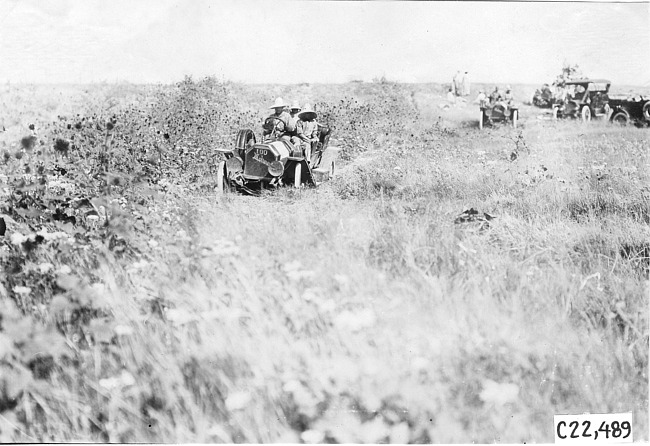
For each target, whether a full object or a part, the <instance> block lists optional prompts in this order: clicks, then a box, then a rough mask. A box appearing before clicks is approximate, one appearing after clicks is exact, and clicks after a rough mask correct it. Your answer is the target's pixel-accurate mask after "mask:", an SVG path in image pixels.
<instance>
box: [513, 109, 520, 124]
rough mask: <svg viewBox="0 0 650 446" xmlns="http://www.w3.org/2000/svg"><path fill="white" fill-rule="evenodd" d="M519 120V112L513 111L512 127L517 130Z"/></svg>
mask: <svg viewBox="0 0 650 446" xmlns="http://www.w3.org/2000/svg"><path fill="white" fill-rule="evenodd" d="M518 119H519V110H513V111H512V126H513V127H514V128H517V120H518Z"/></svg>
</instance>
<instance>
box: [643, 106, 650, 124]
mask: <svg viewBox="0 0 650 446" xmlns="http://www.w3.org/2000/svg"><path fill="white" fill-rule="evenodd" d="M643 117H644V118H645V120H646V121H650V101H647V102H646V103H645V104H643Z"/></svg>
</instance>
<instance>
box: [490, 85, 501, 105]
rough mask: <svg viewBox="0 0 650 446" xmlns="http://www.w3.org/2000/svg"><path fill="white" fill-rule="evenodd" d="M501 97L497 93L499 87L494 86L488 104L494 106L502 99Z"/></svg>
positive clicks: (499, 93)
mask: <svg viewBox="0 0 650 446" xmlns="http://www.w3.org/2000/svg"><path fill="white" fill-rule="evenodd" d="M502 97H503V95H502V94H501V92H500V91H499V87H497V86H496V85H495V86H494V90H493V91H492V93H490V104H495V103H497V102H499V101H500V100H501V99H502Z"/></svg>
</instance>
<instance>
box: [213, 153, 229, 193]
mask: <svg viewBox="0 0 650 446" xmlns="http://www.w3.org/2000/svg"><path fill="white" fill-rule="evenodd" d="M216 188H217V194H219V195H223V194H225V193H228V192H230V184H228V172H226V162H225V161H221V162H220V163H219V166H218V167H217V187H216Z"/></svg>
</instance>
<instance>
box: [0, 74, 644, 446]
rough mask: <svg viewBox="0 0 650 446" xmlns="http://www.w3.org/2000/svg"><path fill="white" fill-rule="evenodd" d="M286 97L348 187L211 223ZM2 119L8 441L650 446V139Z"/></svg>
mask: <svg viewBox="0 0 650 446" xmlns="http://www.w3.org/2000/svg"><path fill="white" fill-rule="evenodd" d="M515 91H516V92H519V91H521V93H520V94H521V96H524V94H527V92H528V89H527V88H524V87H519V86H515ZM530 95H531V96H532V91H531V92H530ZM275 96H282V97H284V98H285V99H287V100H289V101H291V100H294V99H295V100H299V101H300V102H301V103H302V102H305V101H308V102H311V103H315V104H317V110H319V111H320V112H321V116H322V118H323V120H327V121H328V122H330V124H332V125H333V127H334V135H333V137H332V142H331V144H332V145H337V146H338V147H340V148H341V156H340V160H339V161H340V162H339V165H338V175H337V176H336V177H335V178H334V179H333V180H332V181H331V182H329V183H325V184H322V185H321V186H319V187H318V188H315V189H300V190H296V189H292V188H289V189H284V190H280V191H277V192H272V193H266V194H264V195H263V196H262V197H246V196H239V195H226V196H224V197H221V198H220V197H218V196H217V195H216V194H215V193H214V181H215V178H216V175H215V174H214V165H215V163H216V162H217V161H218V159H217V158H216V155H215V152H214V151H213V147H214V146H215V145H217V144H228V143H230V141H232V137H233V136H232V135H233V134H234V132H235V131H236V130H237V128H238V127H240V126H246V125H255V126H256V127H255V129H256V131H257V130H258V128H259V121H260V120H261V118H262V117H263V116H264V113H266V110H265V105H266V104H267V103H268V102H269V101H272V99H273V98H274V97H275ZM0 98H1V99H2V105H1V106H0V127H1V126H2V125H4V126H5V127H6V132H4V133H3V134H1V135H0V149H1V150H4V153H5V156H4V158H3V163H4V164H3V166H2V168H1V169H2V170H1V171H0V172H1V173H2V174H3V177H2V178H3V181H4V185H3V194H4V195H3V199H4V204H3V207H2V214H3V218H4V219H5V221H6V225H7V230H6V233H5V235H4V237H0V246H1V249H2V250H1V251H0V261H1V262H2V263H1V264H2V268H3V272H4V274H3V276H2V279H1V283H2V286H0V441H3V442H5V441H28V442H29V441H112V442H114V441H121V442H134V441H146V442H277V441H282V442H307V443H313V442H356V443H367V442H371V443H384V442H391V443H396V442H397V443H407V442H434V443H439V442H445V443H453V442H482V443H487V442H507V443H520V442H527V443H528V442H552V441H553V435H554V434H553V426H552V419H553V415H554V414H559V413H582V412H596V413H606V412H627V411H631V412H633V413H634V423H635V424H634V436H635V437H634V438H635V440H641V439H645V440H646V441H647V440H648V267H649V257H650V243H649V236H650V230H649V224H650V201H649V198H650V187H649V186H648V184H650V183H649V181H648V180H649V179H650V178H649V177H650V175H649V170H648V169H649V167H650V166H649V158H648V151H647V147H648V141H649V137H648V135H649V134H648V130H647V129H637V128H620V127H614V126H611V125H608V124H607V123H603V122H597V121H596V122H591V123H587V124H581V123H579V122H574V121H566V122H554V121H551V120H549V119H548V116H547V115H544V113H543V111H540V110H537V109H533V108H531V107H529V106H522V112H521V115H522V125H521V127H520V128H518V129H513V128H510V127H507V126H495V127H488V128H486V129H484V130H483V131H479V130H478V127H477V119H478V111H477V108H476V106H474V105H471V104H470V105H467V106H462V105H461V106H454V107H451V108H441V107H440V105H441V104H444V103H445V101H444V87H443V86H440V85H399V84H392V83H381V82H377V83H350V84H345V85H299V86H251V85H238V84H218V83H215V82H213V81H209V80H208V81H190V80H186V81H185V82H183V83H180V84H179V85H176V86H157V87H156V86H150V87H141V86H130V85H121V86H119V85H118V86H113V85H96V86H87V87H56V88H49V87H48V88H46V87H28V86H24V87H10V86H4V87H2V88H0ZM518 98H519V99H521V100H524V99H525V100H529V97H525V98H524V97H518ZM77 114H78V116H77ZM83 118H87V119H83ZM31 123H35V124H36V125H35V130H34V132H35V133H36V135H35V136H34V138H35V139H33V141H31V142H30V141H29V140H27V141H25V140H24V138H26V137H28V135H30V130H29V128H28V126H29V124H31ZM108 123H110V124H111V125H108ZM68 124H70V127H69V128H68ZM77 124H79V127H77ZM21 138H23V140H22V142H21ZM41 141H42V144H41ZM59 141H63V142H59ZM65 143H68V144H69V146H66V145H65ZM66 147H67V148H66ZM64 149H65V150H64ZM19 154H20V155H19ZM40 166H42V169H41V170H39V169H40ZM61 169H63V170H65V171H66V173H62V171H61ZM41 178H44V180H42V181H41ZM470 208H475V209H477V210H479V211H480V212H486V213H488V214H490V215H492V216H494V217H495V218H494V219H492V220H490V221H489V225H483V226H481V225H480V224H478V223H464V224H456V223H455V222H454V220H455V218H456V216H457V215H458V214H460V213H461V212H462V211H464V210H467V209H470ZM73 216H74V217H75V221H74V222H73V221H72V220H71V219H70V218H71V217H73ZM39 236H40V238H39Z"/></svg>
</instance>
